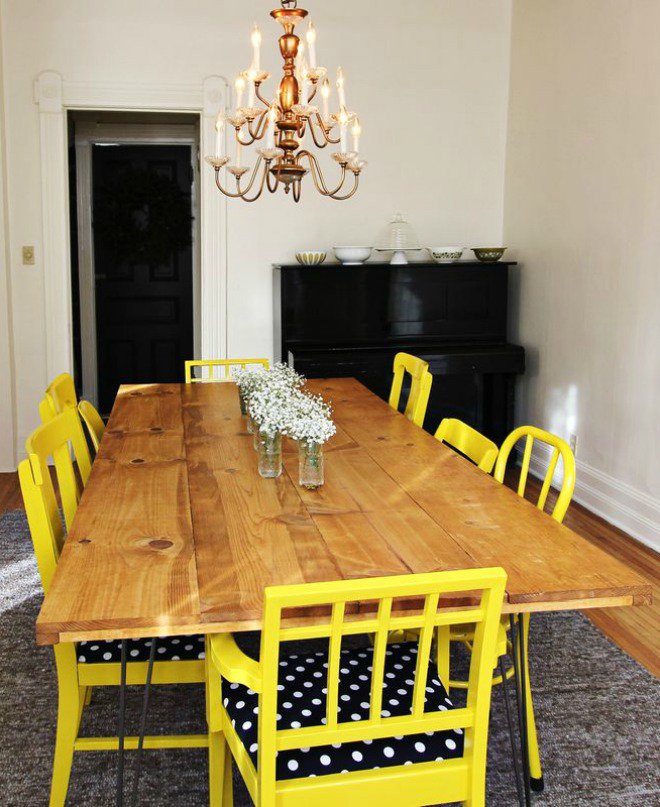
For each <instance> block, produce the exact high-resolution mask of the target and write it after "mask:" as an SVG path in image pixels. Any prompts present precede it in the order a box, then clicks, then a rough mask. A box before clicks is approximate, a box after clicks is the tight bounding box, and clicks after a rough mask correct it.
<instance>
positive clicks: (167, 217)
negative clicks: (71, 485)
mask: <svg viewBox="0 0 660 807" xmlns="http://www.w3.org/2000/svg"><path fill="white" fill-rule="evenodd" d="M191 157H192V155H191V147H190V146H166V145H163V146H159V145H117V146H115V145H112V146H111V145H94V146H93V147H92V187H93V196H92V218H93V244H94V275H95V288H96V293H95V299H96V340H97V371H98V403H99V407H100V409H101V412H103V413H108V412H109V411H110V409H111V408H112V404H113V401H114V398H115V395H116V393H117V388H118V387H119V385H120V384H130V383H146V382H176V381H180V380H181V377H182V372H183V370H182V368H183V362H184V360H185V359H187V358H190V357H192V356H193V355H194V338H193V247H192V224H193V221H192V211H193V206H192V205H193V200H192V183H193V172H192V168H191V162H192V159H191Z"/></svg>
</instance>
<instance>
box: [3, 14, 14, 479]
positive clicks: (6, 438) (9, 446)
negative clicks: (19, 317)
mask: <svg viewBox="0 0 660 807" xmlns="http://www.w3.org/2000/svg"><path fill="white" fill-rule="evenodd" d="M0 23H1V16H0ZM2 74H3V70H2V37H1V35H0V379H1V381H0V470H5V469H7V470H9V469H12V468H14V466H15V463H16V454H15V451H14V441H13V439H12V437H13V434H14V431H15V423H14V384H13V376H14V372H13V356H12V350H11V344H12V323H11V308H10V305H9V298H10V286H9V260H8V258H9V251H8V242H7V229H8V228H7V215H6V213H7V205H6V191H7V182H6V175H5V166H6V159H5V120H4V104H3V99H2Z"/></svg>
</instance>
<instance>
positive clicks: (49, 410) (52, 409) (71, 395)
mask: <svg viewBox="0 0 660 807" xmlns="http://www.w3.org/2000/svg"><path fill="white" fill-rule="evenodd" d="M65 406H78V396H77V395H76V386H75V384H74V383H73V378H72V377H71V376H70V375H69V373H60V375H58V376H57V378H56V379H55V380H54V381H52V382H51V383H50V384H49V385H48V387H47V388H46V395H45V397H44V400H43V401H42V402H41V404H40V406H39V414H40V415H41V420H42V421H43V422H44V423H45V422H46V421H48V420H50V417H52V416H53V415H57V414H59V413H60V412H61V411H62V410H63V409H64V407H65Z"/></svg>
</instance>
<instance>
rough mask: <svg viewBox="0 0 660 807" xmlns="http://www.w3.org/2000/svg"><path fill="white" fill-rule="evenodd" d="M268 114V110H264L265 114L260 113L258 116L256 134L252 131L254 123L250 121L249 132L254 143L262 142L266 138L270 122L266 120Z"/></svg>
mask: <svg viewBox="0 0 660 807" xmlns="http://www.w3.org/2000/svg"><path fill="white" fill-rule="evenodd" d="M269 108H270V107H269ZM267 112H268V109H264V110H263V112H260V113H259V115H257V117H256V118H255V120H256V121H257V125H256V132H253V131H252V121H248V132H249V133H250V136H251V137H252V142H253V143H254V142H255V141H257V140H261V138H262V137H263V136H264V134H265V132H266V125H267V123H268V121H267V120H266V114H267Z"/></svg>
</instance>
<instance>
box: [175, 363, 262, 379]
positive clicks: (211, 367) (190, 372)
mask: <svg viewBox="0 0 660 807" xmlns="http://www.w3.org/2000/svg"><path fill="white" fill-rule="evenodd" d="M252 364H255V365H259V366H261V367H265V368H266V370H268V368H269V367H270V363H269V361H268V359H194V360H191V361H187V362H186V368H185V369H186V384H200V383H204V382H208V381H231V368H232V367H242V368H245V367H247V366H248V365H252ZM196 367H200V368H202V375H201V376H200V377H199V378H197V377H195V375H194V372H195V368H196ZM216 367H221V368H223V372H222V373H221V375H220V377H218V376H217V375H216V374H215V368H216ZM204 368H208V377H207V378H204Z"/></svg>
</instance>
